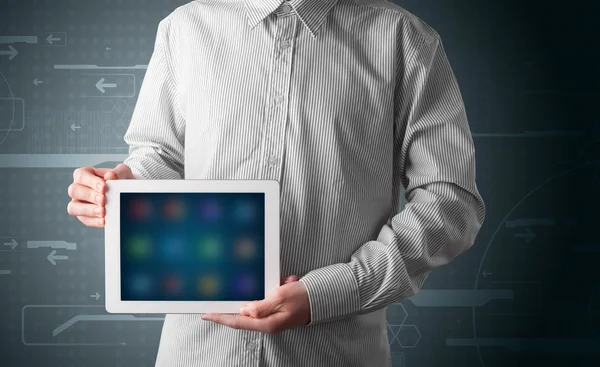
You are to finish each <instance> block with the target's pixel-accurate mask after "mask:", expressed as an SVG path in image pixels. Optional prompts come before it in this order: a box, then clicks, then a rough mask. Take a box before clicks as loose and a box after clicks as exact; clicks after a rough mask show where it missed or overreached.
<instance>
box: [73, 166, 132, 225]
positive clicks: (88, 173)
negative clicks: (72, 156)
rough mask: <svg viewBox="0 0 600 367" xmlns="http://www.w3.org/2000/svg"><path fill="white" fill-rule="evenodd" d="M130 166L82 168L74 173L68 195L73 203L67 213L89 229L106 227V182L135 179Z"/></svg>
mask: <svg viewBox="0 0 600 367" xmlns="http://www.w3.org/2000/svg"><path fill="white" fill-rule="evenodd" d="M134 178H135V177H134V176H133V173H131V170H130V169H129V167H128V166H126V165H124V164H119V165H117V166H116V167H115V168H94V167H81V168H77V169H76V170H75V171H74V172H73V183H72V184H71V185H69V188H68V190H67V191H68V193H69V197H71V199H72V200H71V201H70V202H69V204H68V205H67V212H68V213H69V214H71V215H73V216H76V217H77V219H79V220H80V221H81V222H82V223H83V224H85V225H86V226H88V227H104V215H105V214H106V212H105V208H104V205H105V203H106V198H105V196H104V193H105V192H106V180H118V179H134Z"/></svg>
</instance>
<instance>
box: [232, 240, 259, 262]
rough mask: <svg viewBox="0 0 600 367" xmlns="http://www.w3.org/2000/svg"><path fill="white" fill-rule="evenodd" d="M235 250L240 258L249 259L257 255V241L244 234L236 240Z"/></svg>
mask: <svg viewBox="0 0 600 367" xmlns="http://www.w3.org/2000/svg"><path fill="white" fill-rule="evenodd" d="M234 246H235V247H234V252H235V255H236V257H237V258H238V259H240V260H243V261H249V260H252V259H254V257H255V256H256V243H255V242H254V241H253V240H252V238H251V237H248V236H243V237H240V238H238V239H237V240H236V242H235V245H234Z"/></svg>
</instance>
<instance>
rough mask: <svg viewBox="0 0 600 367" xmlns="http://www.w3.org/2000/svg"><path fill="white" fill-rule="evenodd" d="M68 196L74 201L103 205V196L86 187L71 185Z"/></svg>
mask: <svg viewBox="0 0 600 367" xmlns="http://www.w3.org/2000/svg"><path fill="white" fill-rule="evenodd" d="M68 193H69V196H70V197H71V198H72V199H74V200H79V201H83V202H88V203H92V204H96V205H100V206H103V205H104V194H102V193H100V192H98V191H97V190H93V189H91V188H90V187H88V186H84V185H81V184H77V183H72V184H71V185H69V188H68Z"/></svg>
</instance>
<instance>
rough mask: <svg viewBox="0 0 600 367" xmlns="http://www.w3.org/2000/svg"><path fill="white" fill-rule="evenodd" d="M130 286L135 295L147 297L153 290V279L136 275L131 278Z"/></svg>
mask: <svg viewBox="0 0 600 367" xmlns="http://www.w3.org/2000/svg"><path fill="white" fill-rule="evenodd" d="M130 286H131V289H132V290H133V291H134V292H135V293H137V294H140V295H145V294H148V293H150V291H151V290H152V279H151V278H150V276H148V275H147V274H135V275H133V276H132V277H131V278H130Z"/></svg>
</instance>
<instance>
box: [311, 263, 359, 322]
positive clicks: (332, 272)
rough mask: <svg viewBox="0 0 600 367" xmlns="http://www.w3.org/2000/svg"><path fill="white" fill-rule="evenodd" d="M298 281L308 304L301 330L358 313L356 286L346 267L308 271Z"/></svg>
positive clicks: (332, 266)
mask: <svg viewBox="0 0 600 367" xmlns="http://www.w3.org/2000/svg"><path fill="white" fill-rule="evenodd" d="M299 281H300V282H302V283H304V285H305V286H306V290H307V292H308V300H309V302H310V322H309V323H308V324H306V325H305V326H310V325H314V324H317V323H321V322H324V321H328V320H332V319H336V318H340V317H343V316H346V315H350V314H353V313H357V312H358V311H359V310H360V295H359V289H358V283H357V281H356V278H355V277H354V273H353V272H352V270H351V269H350V267H349V266H348V265H347V264H344V263H339V264H333V265H328V266H325V267H322V268H318V269H315V270H312V271H310V272H308V273H307V274H306V275H304V276H303V277H301V278H300V279H299Z"/></svg>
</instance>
